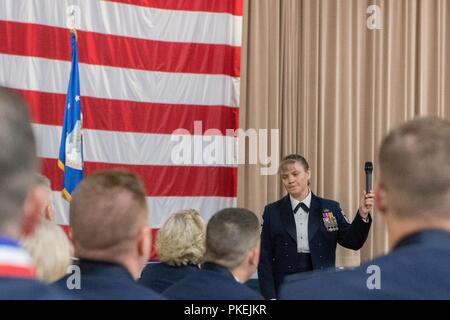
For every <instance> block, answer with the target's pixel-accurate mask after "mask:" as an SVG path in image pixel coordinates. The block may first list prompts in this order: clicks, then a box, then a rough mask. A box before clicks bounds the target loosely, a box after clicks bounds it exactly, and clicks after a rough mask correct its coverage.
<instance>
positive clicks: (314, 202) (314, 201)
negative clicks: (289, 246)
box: [308, 192, 322, 242]
mask: <svg viewBox="0 0 450 320" xmlns="http://www.w3.org/2000/svg"><path fill="white" fill-rule="evenodd" d="M320 207H321V204H320V199H319V198H318V197H317V196H316V195H315V194H314V193H312V192H311V206H310V207H309V218H308V240H309V242H311V239H312V238H314V236H315V234H316V233H317V231H318V230H319V227H320V223H321V222H320V220H321V219H322V216H321V212H320V211H321V210H320V209H321V208H320Z"/></svg>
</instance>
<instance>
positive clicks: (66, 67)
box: [0, 54, 239, 107]
mask: <svg viewBox="0 0 450 320" xmlns="http://www.w3.org/2000/svg"><path fill="white" fill-rule="evenodd" d="M79 68H80V82H81V95H82V96H89V97H97V98H105V99H117V100H130V101H146V102H155V103H169V104H195V105H225V106H230V107H231V106H238V105H239V78H233V77H230V76H225V75H205V74H192V73H169V72H153V71H142V70H133V69H125V68H116V67H107V66H97V65H88V64H83V63H80V64H79ZM69 72H70V62H66V61H58V60H51V59H44V58H36V57H23V56H16V55H8V54H0V83H1V84H2V85H3V86H7V87H11V88H15V89H24V90H35V91H44V92H51V93H64V94H65V93H66V91H67V84H68V77H67V75H68V74H69ZM12 75H14V76H12Z"/></svg>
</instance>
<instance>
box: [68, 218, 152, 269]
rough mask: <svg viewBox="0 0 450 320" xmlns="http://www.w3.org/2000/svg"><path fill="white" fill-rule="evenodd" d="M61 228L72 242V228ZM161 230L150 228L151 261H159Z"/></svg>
mask: <svg viewBox="0 0 450 320" xmlns="http://www.w3.org/2000/svg"><path fill="white" fill-rule="evenodd" d="M60 227H61V228H62V229H63V230H64V232H65V233H66V235H67V238H68V239H69V240H70V242H72V230H71V229H70V226H68V225H65V224H60ZM158 231H159V228H149V232H150V236H151V237H152V247H151V249H150V258H149V260H156V261H157V260H158V259H159V256H158V252H157V251H156V236H157V234H158Z"/></svg>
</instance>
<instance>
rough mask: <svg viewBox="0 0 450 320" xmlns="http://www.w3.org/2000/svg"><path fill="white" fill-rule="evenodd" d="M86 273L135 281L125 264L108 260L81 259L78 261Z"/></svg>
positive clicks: (82, 270)
mask: <svg viewBox="0 0 450 320" xmlns="http://www.w3.org/2000/svg"><path fill="white" fill-rule="evenodd" d="M76 264H77V265H78V266H79V267H80V269H81V272H82V273H84V274H92V275H96V276H98V277H103V278H110V279H126V280H131V281H133V282H135V280H134V278H133V276H132V275H131V273H130V272H129V271H128V270H127V269H126V268H125V267H123V266H121V265H119V264H116V263H112V262H107V261H95V260H88V259H80V260H78V261H77V262H76Z"/></svg>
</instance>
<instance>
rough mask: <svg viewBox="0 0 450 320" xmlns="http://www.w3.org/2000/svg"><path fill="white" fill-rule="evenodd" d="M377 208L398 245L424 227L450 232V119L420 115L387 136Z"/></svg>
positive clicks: (382, 155)
mask: <svg viewBox="0 0 450 320" xmlns="http://www.w3.org/2000/svg"><path fill="white" fill-rule="evenodd" d="M379 159H380V176H379V181H378V183H377V185H376V186H375V191H376V196H377V206H378V208H379V210H380V212H381V213H384V216H385V218H386V221H387V223H388V227H389V231H390V232H391V238H392V242H393V243H395V242H396V241H397V240H398V239H399V238H400V237H401V236H402V235H405V234H406V233H409V232H413V231H415V230H416V229H423V228H435V227H436V228H447V229H448V230H450V121H448V120H444V119H439V118H418V119H415V120H412V121H410V122H407V123H405V124H404V125H402V126H400V127H398V128H397V129H394V130H393V131H391V132H390V134H389V135H388V136H387V137H386V138H385V139H384V140H383V142H382V145H381V148H380V153H379Z"/></svg>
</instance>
